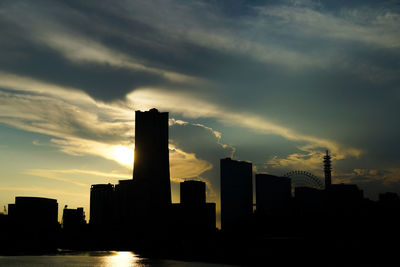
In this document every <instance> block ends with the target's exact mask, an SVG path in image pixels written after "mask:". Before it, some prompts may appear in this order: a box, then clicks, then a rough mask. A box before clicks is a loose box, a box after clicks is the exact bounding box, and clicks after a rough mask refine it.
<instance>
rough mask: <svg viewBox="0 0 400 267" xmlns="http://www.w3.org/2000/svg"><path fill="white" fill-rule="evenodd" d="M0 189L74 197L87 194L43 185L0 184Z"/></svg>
mask: <svg viewBox="0 0 400 267" xmlns="http://www.w3.org/2000/svg"><path fill="white" fill-rule="evenodd" d="M0 191H12V192H15V193H17V192H33V193H37V194H40V195H42V194H50V195H55V196H60V195H68V196H76V197H85V198H86V197H87V194H81V193H75V192H69V191H64V190H54V189H49V188H45V187H36V186H32V187H13V186H0Z"/></svg>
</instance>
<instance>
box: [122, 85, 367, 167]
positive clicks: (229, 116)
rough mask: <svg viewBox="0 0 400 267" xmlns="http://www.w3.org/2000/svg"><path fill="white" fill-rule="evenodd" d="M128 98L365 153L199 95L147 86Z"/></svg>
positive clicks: (315, 145) (311, 144)
mask: <svg viewBox="0 0 400 267" xmlns="http://www.w3.org/2000/svg"><path fill="white" fill-rule="evenodd" d="M127 99H128V100H129V101H131V102H132V104H133V105H135V106H136V107H139V108H142V109H148V108H150V107H154V106H155V107H159V108H160V109H162V110H169V111H171V112H172V113H178V114H182V115H183V116H186V117H191V118H214V119H217V120H218V121H220V122H222V123H224V124H228V125H233V126H238V127H243V128H246V129H249V130H252V131H256V132H259V133H263V134H273V135H279V136H282V137H284V138H286V139H288V140H292V141H301V142H306V143H307V145H306V146H302V147H300V149H301V150H303V151H323V150H324V149H329V150H330V151H331V152H332V153H333V154H334V156H335V158H336V159H338V160H339V159H344V158H347V157H359V156H360V155H361V154H362V151H361V150H360V149H357V148H351V147H345V146H343V145H341V144H339V143H338V142H335V141H334V140H330V139H326V138H322V137H316V136H310V135H305V134H301V133H298V132H296V131H295V130H294V129H290V128H287V127H283V126H280V125H278V124H276V123H272V122H271V121H269V120H268V118H264V117H261V116H259V115H256V114H252V113H250V112H249V113H243V112H241V113H238V112H235V110H232V109H229V108H227V107H224V106H222V105H217V104H215V103H212V102H209V101H204V100H201V99H199V97H198V96H196V97H192V96H190V95H189V94H184V93H181V92H179V93H173V92H168V93H164V92H163V91H162V90H157V89H154V88H153V89H151V88H147V89H146V88H143V89H142V90H136V91H134V92H132V93H131V94H129V95H128V96H127ZM293 158H294V157H293ZM313 158H314V157H313ZM299 160H300V158H299Z"/></svg>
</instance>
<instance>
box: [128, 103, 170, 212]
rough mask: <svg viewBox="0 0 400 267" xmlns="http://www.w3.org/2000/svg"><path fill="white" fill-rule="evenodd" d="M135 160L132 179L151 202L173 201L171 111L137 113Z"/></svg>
mask: <svg viewBox="0 0 400 267" xmlns="http://www.w3.org/2000/svg"><path fill="white" fill-rule="evenodd" d="M135 115H136V118H135V162H134V168H133V180H134V181H135V183H137V186H138V187H139V188H141V190H143V191H142V192H143V194H145V195H146V196H144V197H145V198H146V199H148V200H149V201H150V203H149V204H150V205H154V206H156V207H157V206H158V207H164V206H168V205H169V204H171V184H170V177H169V150H168V112H159V111H158V110H157V109H155V108H153V109H151V110H149V111H144V112H142V111H136V112H135Z"/></svg>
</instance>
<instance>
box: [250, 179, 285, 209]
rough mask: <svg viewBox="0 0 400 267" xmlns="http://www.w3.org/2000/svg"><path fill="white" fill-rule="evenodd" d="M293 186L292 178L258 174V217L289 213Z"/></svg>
mask: <svg viewBox="0 0 400 267" xmlns="http://www.w3.org/2000/svg"><path fill="white" fill-rule="evenodd" d="M291 192H292V185H291V180H290V178H287V177H278V176H275V175H270V174H256V211H257V214H258V215H283V214H287V213H288V209H289V205H290V200H291V197H292V196H291V194H292V193H291Z"/></svg>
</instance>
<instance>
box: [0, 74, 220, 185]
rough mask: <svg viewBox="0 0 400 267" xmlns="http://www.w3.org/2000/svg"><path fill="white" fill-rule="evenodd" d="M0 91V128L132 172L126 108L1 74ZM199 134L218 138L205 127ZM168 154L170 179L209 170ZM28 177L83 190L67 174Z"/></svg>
mask: <svg viewBox="0 0 400 267" xmlns="http://www.w3.org/2000/svg"><path fill="white" fill-rule="evenodd" d="M0 88H3V89H7V90H3V91H2V90H0V104H1V106H0V122H2V123H5V124H8V125H11V126H14V127H16V128H19V129H22V130H25V131H30V132H36V133H41V134H45V135H49V136H53V138H51V139H50V143H51V144H53V145H55V146H56V147H58V148H59V149H60V150H61V151H62V152H64V153H67V154H69V155H73V156H82V155H93V156H99V157H102V158H105V159H108V160H111V161H114V162H117V163H119V164H120V165H122V166H124V167H125V168H128V169H132V168H133V154H134V144H133V139H134V136H133V133H134V121H133V118H134V116H133V110H134V108H133V107H132V108H130V107H129V103H128V104H126V103H122V102H121V101H120V102H117V103H108V104H106V103H103V102H101V101H96V100H94V99H92V98H91V97H89V96H88V95H87V94H85V93H83V92H82V91H79V90H77V89H73V88H72V89H71V88H63V87H60V86H57V85H53V84H49V83H45V82H42V81H38V80H35V79H32V78H28V77H23V76H19V75H14V74H9V73H4V72H0ZM171 121H175V120H174V119H171ZM197 127H200V126H197ZM202 129H205V130H206V131H207V132H210V133H212V134H213V135H218V134H219V133H218V132H216V131H213V130H212V129H211V128H207V127H205V126H202ZM170 149H171V153H170V161H171V177H172V179H181V178H191V177H197V176H199V175H201V174H202V173H203V172H205V171H207V170H209V169H211V168H212V165H211V164H210V163H209V162H207V161H206V160H201V159H198V158H197V156H196V154H195V153H197V152H196V151H193V150H191V151H189V152H190V153H189V152H185V150H182V148H180V147H178V146H174V145H173V144H171V145H170ZM28 172H29V174H30V175H35V176H41V177H45V178H49V179H56V180H57V179H58V180H60V181H64V182H72V183H74V184H76V185H81V186H84V184H82V183H80V182H76V181H75V182H74V181H69V180H68V179H67V178H63V177H60V176H59V175H60V174H61V173H63V174H65V173H67V172H66V171H65V170H64V171H60V170H48V171H44V170H29V171H28ZM92 174H93V173H92ZM110 175H111V176H113V175H112V174H110ZM124 177H125V176H124ZM125 178H126V177H125ZM85 186H86V185H85Z"/></svg>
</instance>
